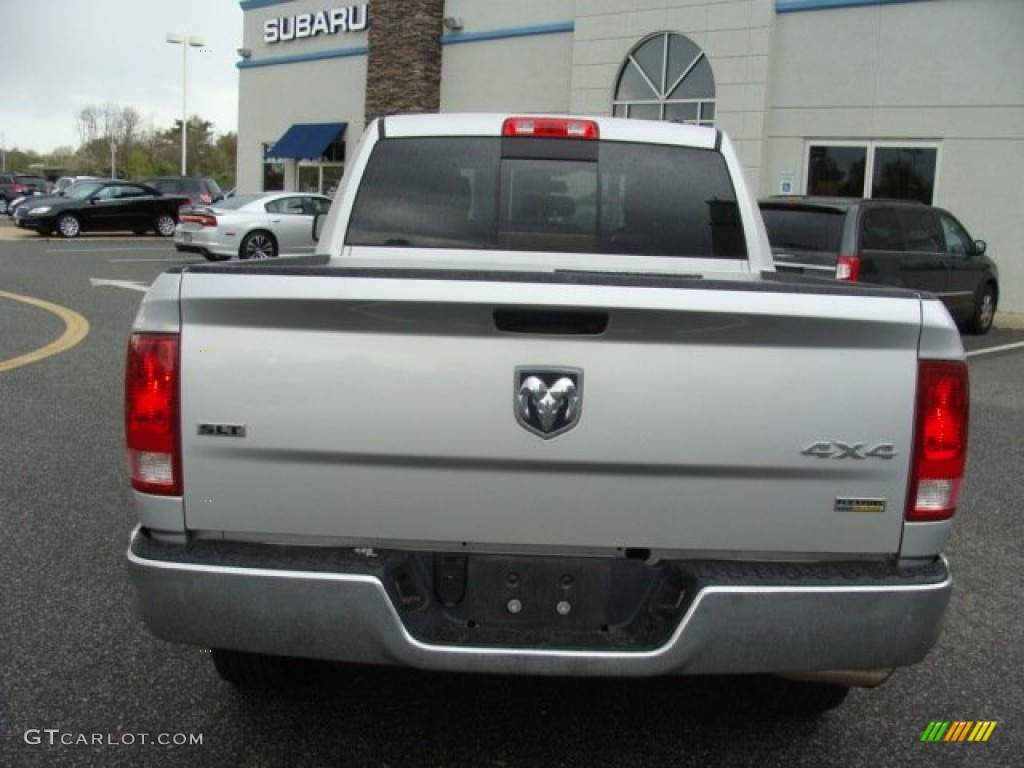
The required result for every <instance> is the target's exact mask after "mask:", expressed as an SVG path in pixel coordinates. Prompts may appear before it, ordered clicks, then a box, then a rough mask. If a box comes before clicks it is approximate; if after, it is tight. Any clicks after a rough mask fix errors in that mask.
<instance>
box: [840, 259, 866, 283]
mask: <svg viewBox="0 0 1024 768" xmlns="http://www.w3.org/2000/svg"><path fill="white" fill-rule="evenodd" d="M836 280H845V281H847V282H850V283H856V282H857V281H858V280H860V257H859V256H840V257H839V258H838V259H837V260H836Z"/></svg>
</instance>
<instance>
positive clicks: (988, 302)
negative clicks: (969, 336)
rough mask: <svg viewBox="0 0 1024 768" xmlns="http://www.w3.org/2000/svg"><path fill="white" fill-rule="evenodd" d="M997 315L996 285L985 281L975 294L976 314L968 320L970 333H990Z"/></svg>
mask: <svg viewBox="0 0 1024 768" xmlns="http://www.w3.org/2000/svg"><path fill="white" fill-rule="evenodd" d="M995 317H996V287H995V286H994V285H992V283H985V285H983V286H981V288H979V289H978V293H977V294H975V296H974V314H973V315H971V319H970V320H968V321H967V331H968V332H969V333H977V334H982V333H988V332H989V330H991V328H992V321H993V320H995Z"/></svg>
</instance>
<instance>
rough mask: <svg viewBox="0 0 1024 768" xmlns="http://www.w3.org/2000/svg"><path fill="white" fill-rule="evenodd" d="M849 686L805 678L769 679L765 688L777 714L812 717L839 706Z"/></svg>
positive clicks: (769, 705)
mask: <svg viewBox="0 0 1024 768" xmlns="http://www.w3.org/2000/svg"><path fill="white" fill-rule="evenodd" d="M849 692H850V687H849V686H847V685H837V684H835V683H812V682H807V681H804V680H783V679H780V678H769V679H768V680H766V681H765V687H764V690H763V694H764V702H765V704H766V706H767V707H768V709H770V710H771V711H772V712H773V713H775V714H776V715H785V716H798V717H809V716H813V715H820V714H823V713H825V712H828V711H829V710H830V709H835V708H836V707H838V706H839V705H840V704H842V703H843V702H844V701H845V700H846V695H847V694H848V693H849Z"/></svg>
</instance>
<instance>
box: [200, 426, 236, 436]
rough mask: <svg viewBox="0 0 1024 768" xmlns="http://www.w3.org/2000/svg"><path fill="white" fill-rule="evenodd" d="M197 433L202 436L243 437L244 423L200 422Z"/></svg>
mask: <svg viewBox="0 0 1024 768" xmlns="http://www.w3.org/2000/svg"><path fill="white" fill-rule="evenodd" d="M197 434H200V435H202V436H204V437H245V424H200V425H199V430H198V432H197Z"/></svg>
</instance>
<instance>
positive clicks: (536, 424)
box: [515, 367, 583, 440]
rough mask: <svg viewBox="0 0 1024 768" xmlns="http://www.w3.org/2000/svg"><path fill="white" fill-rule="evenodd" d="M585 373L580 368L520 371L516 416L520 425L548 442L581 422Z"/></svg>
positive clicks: (517, 385)
mask: <svg viewBox="0 0 1024 768" xmlns="http://www.w3.org/2000/svg"><path fill="white" fill-rule="evenodd" d="M582 408H583V371H581V370H579V369H578V368H526V367H524V368H517V369H516V376H515V412H516V419H517V420H518V421H519V423H520V424H521V425H522V426H523V427H525V428H526V429H528V430H529V431H530V432H533V433H534V434H535V435H538V436H539V437H543V438H544V439H545V440H547V439H550V438H552V437H555V436H556V435H560V434H562V433H563V432H567V431H569V430H570V429H572V428H573V427H575V426H576V425H577V424H578V423H579V420H580V413H581V411H582Z"/></svg>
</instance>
